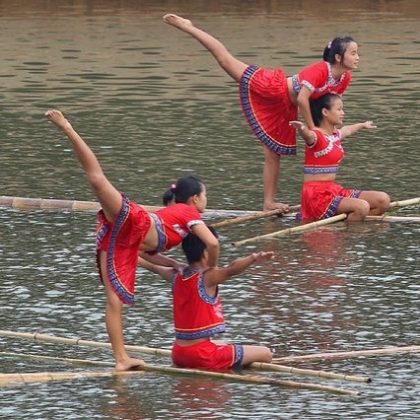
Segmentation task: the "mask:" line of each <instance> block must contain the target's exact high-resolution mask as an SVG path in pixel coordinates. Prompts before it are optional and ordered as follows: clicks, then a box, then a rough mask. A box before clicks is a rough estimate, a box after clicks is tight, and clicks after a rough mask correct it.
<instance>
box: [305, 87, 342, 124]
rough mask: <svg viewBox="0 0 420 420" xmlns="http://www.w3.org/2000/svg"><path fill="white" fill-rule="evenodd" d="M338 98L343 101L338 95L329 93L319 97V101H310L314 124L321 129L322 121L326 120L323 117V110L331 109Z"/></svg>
mask: <svg viewBox="0 0 420 420" xmlns="http://www.w3.org/2000/svg"><path fill="white" fill-rule="evenodd" d="M337 98H338V99H341V97H340V95H337V94H336V93H327V94H325V95H323V96H321V97H319V98H318V99H313V100H311V101H309V104H310V107H311V115H312V119H313V120H314V124H315V126H316V127H319V126H320V124H321V122H322V120H323V119H324V116H323V115H322V110H323V109H324V108H326V109H328V110H329V109H331V107H332V105H333V103H334V101H335V100H336V99H337Z"/></svg>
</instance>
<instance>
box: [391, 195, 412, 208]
mask: <svg viewBox="0 0 420 420" xmlns="http://www.w3.org/2000/svg"><path fill="white" fill-rule="evenodd" d="M413 204H420V197H416V198H409V199H408V200H400V201H393V202H392V203H390V204H389V208H393V207H408V206H412V205H413Z"/></svg>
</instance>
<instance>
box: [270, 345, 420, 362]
mask: <svg viewBox="0 0 420 420" xmlns="http://www.w3.org/2000/svg"><path fill="white" fill-rule="evenodd" d="M403 353H420V345H412V346H390V347H384V348H379V349H371V350H353V351H341V352H334V353H332V352H330V353H316V354H307V355H304V356H286V357H277V358H275V359H273V360H274V361H275V362H281V363H284V362H299V363H300V362H302V363H304V362H314V361H319V360H337V359H351V358H355V357H369V356H387V355H390V354H403Z"/></svg>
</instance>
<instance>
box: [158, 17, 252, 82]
mask: <svg viewBox="0 0 420 420" xmlns="http://www.w3.org/2000/svg"><path fill="white" fill-rule="evenodd" d="M163 21H164V22H165V23H167V24H168V25H172V26H174V27H175V28H178V29H180V30H181V31H184V32H186V33H187V34H189V35H191V36H192V37H193V38H195V39H196V40H197V41H199V42H200V43H201V44H202V45H203V46H204V47H205V48H206V49H207V50H208V51H209V52H210V53H211V54H212V55H213V56H214V58H215V59H216V60H217V62H218V63H219V65H220V67H222V69H223V70H225V72H226V73H227V74H229V75H230V76H231V77H232V78H233V79H234V80H236V81H237V82H238V83H239V81H240V80H241V76H242V74H243V72H244V71H245V69H246V68H247V67H248V64H245V63H243V62H242V61H240V60H238V59H236V58H235V57H234V56H233V55H232V54H231V53H230V52H229V51H228V50H227V48H226V47H225V46H224V45H223V44H222V43H221V42H220V41H219V40H217V39H216V38H214V37H213V36H211V35H210V34H208V33H207V32H204V31H203V30H201V29H198V28H197V27H195V26H194V25H193V24H192V22H191V21H190V20H188V19H184V18H182V17H181V16H177V15H174V14H167V15H165V16H163Z"/></svg>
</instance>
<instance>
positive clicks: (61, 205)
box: [0, 195, 259, 217]
mask: <svg viewBox="0 0 420 420" xmlns="http://www.w3.org/2000/svg"><path fill="white" fill-rule="evenodd" d="M0 207H12V208H15V209H19V210H37V209H38V210H67V211H75V212H77V211H91V212H96V211H98V210H99V209H100V208H101V205H100V204H99V203H98V202H96V201H77V200H57V199H48V198H28V197H11V196H7V195H3V196H0ZM143 207H144V208H145V209H146V210H147V211H156V210H158V209H160V208H162V206H143ZM256 213H259V212H258V211H252V210H223V209H220V210H219V209H206V211H205V212H204V215H206V216H212V217H222V216H226V217H227V216H238V215H242V216H249V215H254V214H256Z"/></svg>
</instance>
